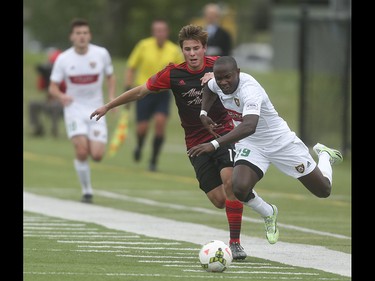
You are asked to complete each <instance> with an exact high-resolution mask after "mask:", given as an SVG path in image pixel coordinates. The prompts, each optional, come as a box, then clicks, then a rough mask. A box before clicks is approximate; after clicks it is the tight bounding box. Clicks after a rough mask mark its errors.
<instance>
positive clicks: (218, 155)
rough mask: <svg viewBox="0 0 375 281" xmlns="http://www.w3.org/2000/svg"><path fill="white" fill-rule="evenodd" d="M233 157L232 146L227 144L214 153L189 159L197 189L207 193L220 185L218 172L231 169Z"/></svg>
mask: <svg viewBox="0 0 375 281" xmlns="http://www.w3.org/2000/svg"><path fill="white" fill-rule="evenodd" d="M234 156H235V151H234V146H232V145H230V144H228V145H225V146H220V147H219V148H218V149H217V150H216V151H214V152H211V153H203V154H201V155H200V156H197V157H189V159H190V162H191V164H192V165H193V167H194V170H195V176H196V178H197V180H198V182H199V188H200V189H202V190H203V191H204V192H205V193H207V192H209V191H211V190H213V189H214V188H216V187H218V186H219V185H221V184H222V183H223V181H222V180H221V177H220V171H221V169H223V168H226V167H233V164H234V162H233V160H234Z"/></svg>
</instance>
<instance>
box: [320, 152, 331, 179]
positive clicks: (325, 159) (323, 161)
mask: <svg viewBox="0 0 375 281" xmlns="http://www.w3.org/2000/svg"><path fill="white" fill-rule="evenodd" d="M330 158H331V156H329V154H328V152H325V151H323V152H322V153H320V154H319V160H318V168H319V169H320V171H321V172H322V174H323V176H325V177H326V178H327V179H328V180H329V182H330V183H331V185H332V166H331V163H330V162H329V159H330Z"/></svg>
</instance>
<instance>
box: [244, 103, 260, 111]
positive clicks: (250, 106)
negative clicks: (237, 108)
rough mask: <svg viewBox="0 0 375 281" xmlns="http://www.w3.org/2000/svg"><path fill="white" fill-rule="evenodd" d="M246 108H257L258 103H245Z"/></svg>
mask: <svg viewBox="0 0 375 281" xmlns="http://www.w3.org/2000/svg"><path fill="white" fill-rule="evenodd" d="M246 110H258V104H257V103H254V102H252V103H249V104H247V105H246Z"/></svg>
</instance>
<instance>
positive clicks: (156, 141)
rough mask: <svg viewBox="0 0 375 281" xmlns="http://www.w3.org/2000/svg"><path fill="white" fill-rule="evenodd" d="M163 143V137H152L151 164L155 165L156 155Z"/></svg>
mask: <svg viewBox="0 0 375 281" xmlns="http://www.w3.org/2000/svg"><path fill="white" fill-rule="evenodd" d="M163 142H164V137H163V136H161V137H158V136H155V137H154V141H153V143H152V156H151V161H150V162H151V164H156V162H157V159H158V155H159V152H160V148H161V146H162V144H163Z"/></svg>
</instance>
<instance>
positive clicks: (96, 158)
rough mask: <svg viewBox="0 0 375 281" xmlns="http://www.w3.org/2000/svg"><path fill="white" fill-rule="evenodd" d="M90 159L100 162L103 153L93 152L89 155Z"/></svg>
mask: <svg viewBox="0 0 375 281" xmlns="http://www.w3.org/2000/svg"><path fill="white" fill-rule="evenodd" d="M91 158H92V160H93V161H95V162H100V161H101V160H102V159H103V155H101V154H94V155H92V156H91Z"/></svg>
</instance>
